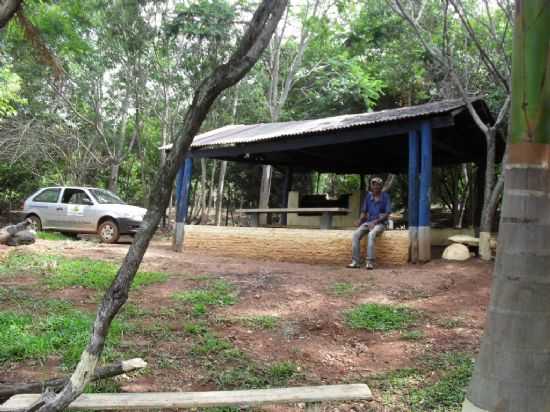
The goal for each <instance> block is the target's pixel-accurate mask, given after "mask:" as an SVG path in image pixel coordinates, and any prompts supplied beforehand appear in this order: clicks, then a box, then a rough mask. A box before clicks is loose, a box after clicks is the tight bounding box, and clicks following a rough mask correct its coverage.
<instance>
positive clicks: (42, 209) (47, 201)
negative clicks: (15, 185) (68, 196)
mask: <svg viewBox="0 0 550 412" xmlns="http://www.w3.org/2000/svg"><path fill="white" fill-rule="evenodd" d="M60 193H61V188H59V187H55V188H53V187H52V188H47V189H44V190H42V191H41V192H40V193H38V194H37V195H36V196H34V198H32V199H31V201H30V202H29V213H34V214H36V215H38V217H39V218H40V220H41V221H42V227H43V228H44V229H51V228H55V227H56V221H57V219H58V216H59V210H57V208H58V201H59V198H60V196H59V195H60Z"/></svg>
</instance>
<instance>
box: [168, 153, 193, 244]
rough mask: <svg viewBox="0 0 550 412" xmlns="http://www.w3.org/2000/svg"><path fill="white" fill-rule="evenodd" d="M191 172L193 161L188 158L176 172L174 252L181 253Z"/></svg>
mask: <svg viewBox="0 0 550 412" xmlns="http://www.w3.org/2000/svg"><path fill="white" fill-rule="evenodd" d="M192 172H193V160H192V159H191V158H190V157H188V158H187V159H185V163H184V164H183V166H182V167H181V168H180V170H179V172H178V177H177V179H176V229H175V231H174V245H173V246H174V251H176V252H181V251H183V239H184V236H185V219H186V218H187V208H188V207H189V186H190V185H191V174H192Z"/></svg>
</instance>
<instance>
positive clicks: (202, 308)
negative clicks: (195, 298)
mask: <svg viewBox="0 0 550 412" xmlns="http://www.w3.org/2000/svg"><path fill="white" fill-rule="evenodd" d="M207 312H208V310H207V309H206V305H205V304H204V303H197V304H196V305H193V316H196V317H201V316H204V315H206V313H207Z"/></svg>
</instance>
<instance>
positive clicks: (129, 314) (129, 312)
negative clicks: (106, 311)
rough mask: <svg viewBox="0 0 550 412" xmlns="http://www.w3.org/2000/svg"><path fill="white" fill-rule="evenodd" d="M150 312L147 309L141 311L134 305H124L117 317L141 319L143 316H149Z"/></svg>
mask: <svg viewBox="0 0 550 412" xmlns="http://www.w3.org/2000/svg"><path fill="white" fill-rule="evenodd" d="M151 315H152V312H151V311H150V310H147V309H142V308H140V307H139V306H137V305H136V304H134V303H126V304H125V305H124V306H123V308H122V311H121V312H120V314H119V316H120V317H121V318H124V319H128V320H130V319H134V318H143V317H145V316H151Z"/></svg>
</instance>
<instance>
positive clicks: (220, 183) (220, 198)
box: [216, 160, 227, 226]
mask: <svg viewBox="0 0 550 412" xmlns="http://www.w3.org/2000/svg"><path fill="white" fill-rule="evenodd" d="M226 171H227V160H223V161H222V164H221V166H220V177H219V180H218V195H217V196H216V226H220V225H221V222H222V208H223V188H224V185H225V172H226Z"/></svg>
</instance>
